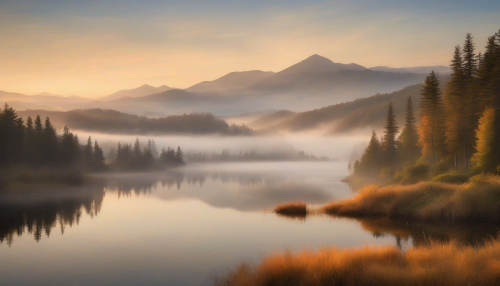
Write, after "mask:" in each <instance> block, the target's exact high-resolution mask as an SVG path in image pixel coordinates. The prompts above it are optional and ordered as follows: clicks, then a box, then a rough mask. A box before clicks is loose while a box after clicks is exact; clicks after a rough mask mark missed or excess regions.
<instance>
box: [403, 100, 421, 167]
mask: <svg viewBox="0 0 500 286" xmlns="http://www.w3.org/2000/svg"><path fill="white" fill-rule="evenodd" d="M415 122H416V119H415V115H414V113H413V102H412V100H411V96H409V97H408V101H407V103H406V117H405V127H404V129H403V132H401V135H400V136H399V140H398V141H399V158H400V160H401V163H403V164H404V165H407V164H409V165H412V164H413V163H415V162H416V161H417V159H418V158H419V157H420V156H421V155H422V153H421V151H420V147H419V146H418V133H417V127H416V126H415Z"/></svg>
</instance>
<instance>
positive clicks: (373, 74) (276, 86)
mask: <svg viewBox="0 0 500 286" xmlns="http://www.w3.org/2000/svg"><path fill="white" fill-rule="evenodd" d="M262 73H263V72H257V73H254V72H243V73H234V74H229V75H226V76H225V77H222V78H220V79H218V80H215V81H213V82H210V83H206V84H203V85H197V86H193V87H191V88H189V89H187V90H179V89H171V90H167V91H164V92H160V93H155V94H151V95H148V96H143V97H140V98H131V97H127V98H120V99H117V100H113V101H108V102H100V103H99V102H94V103H92V104H89V105H86V106H85V108H101V109H115V110H118V111H122V112H127V113H135V114H141V115H142V114H145V112H154V113H159V114H162V113H163V114H183V113H191V112H211V113H213V114H215V115H217V116H229V115H234V114H238V113H251V112H255V111H259V110H273V109H274V110H282V109H286V110H292V111H306V110H311V109H316V108H320V107H323V106H329V105H332V104H336V103H340V102H346V101H352V100H354V99H357V98H363V97H367V96H370V95H372V94H374V93H388V92H392V91H394V90H399V89H401V88H403V87H405V86H409V85H412V84H417V83H422V82H423V81H424V79H425V76H426V75H425V74H419V73H396V72H383V71H373V70H370V69H367V68H364V67H362V66H360V65H357V64H340V63H334V62H332V61H331V60H329V59H327V58H325V57H322V56H319V55H313V56H310V57H308V58H307V59H305V60H303V61H301V62H299V63H297V64H294V65H292V66H290V67H288V68H286V69H284V70H282V71H280V72H278V73H275V74H267V75H266V76H265V78H264V79H262V80H260V81H257V82H255V83H253V84H250V85H249V86H248V87H246V88H235V89H226V90H214V88H221V86H222V87H224V88H229V87H228V86H232V87H235V86H238V85H237V84H236V83H235V82H236V80H235V79H238V81H239V82H240V83H241V85H239V86H243V85H244V84H245V85H246V84H247V83H249V82H250V80H249V79H248V78H250V77H247V76H248V75H250V74H260V75H263V74H262ZM242 78H245V79H242ZM240 80H241V81H240ZM215 82H216V83H215ZM227 83H230V85H228V84H227ZM243 83H244V84H243ZM195 87H196V88H200V89H198V90H203V88H204V87H207V89H205V90H207V91H206V92H193V90H195ZM208 90H211V91H208Z"/></svg>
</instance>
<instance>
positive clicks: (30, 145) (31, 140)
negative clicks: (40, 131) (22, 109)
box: [24, 116, 36, 165]
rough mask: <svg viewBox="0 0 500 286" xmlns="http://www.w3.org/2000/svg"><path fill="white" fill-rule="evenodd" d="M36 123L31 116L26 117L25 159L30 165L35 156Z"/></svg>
mask: <svg viewBox="0 0 500 286" xmlns="http://www.w3.org/2000/svg"><path fill="white" fill-rule="evenodd" d="M35 150H36V145H35V125H34V123H33V119H31V116H28V119H26V141H25V144H24V161H25V162H26V163H27V164H28V165H33V163H34V161H33V160H34V157H35Z"/></svg>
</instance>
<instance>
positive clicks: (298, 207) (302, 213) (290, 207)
mask: <svg viewBox="0 0 500 286" xmlns="http://www.w3.org/2000/svg"><path fill="white" fill-rule="evenodd" d="M274 212H275V213H276V214H278V215H280V216H285V217H289V218H301V217H303V218H305V217H306V216H307V213H308V209H307V205H306V203H305V202H289V203H286V204H280V205H277V206H276V207H274Z"/></svg>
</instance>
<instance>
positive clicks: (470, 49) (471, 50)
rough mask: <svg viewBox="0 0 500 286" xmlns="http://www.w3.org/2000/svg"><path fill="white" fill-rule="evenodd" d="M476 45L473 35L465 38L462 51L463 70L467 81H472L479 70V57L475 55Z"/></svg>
mask: <svg viewBox="0 0 500 286" xmlns="http://www.w3.org/2000/svg"><path fill="white" fill-rule="evenodd" d="M475 50H476V48H475V45H474V41H473V37H472V34H471V33H467V35H466V36H465V42H464V46H463V49H462V53H463V57H464V59H463V69H464V74H465V77H466V78H467V79H472V78H473V77H474V74H475V72H476V69H477V57H476V54H475Z"/></svg>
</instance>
